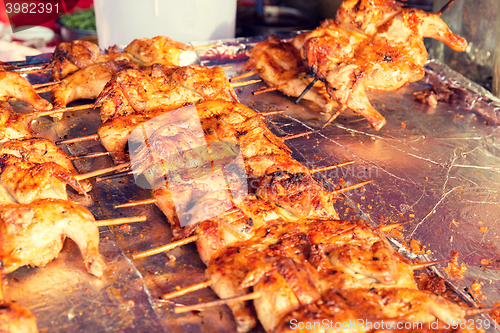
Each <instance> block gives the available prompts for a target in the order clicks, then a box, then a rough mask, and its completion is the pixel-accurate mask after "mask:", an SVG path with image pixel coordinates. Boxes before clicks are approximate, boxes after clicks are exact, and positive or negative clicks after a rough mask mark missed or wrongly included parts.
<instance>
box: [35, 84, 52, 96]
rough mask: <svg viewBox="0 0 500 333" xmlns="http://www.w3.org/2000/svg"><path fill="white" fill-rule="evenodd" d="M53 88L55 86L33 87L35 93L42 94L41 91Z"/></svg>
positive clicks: (44, 91)
mask: <svg viewBox="0 0 500 333" xmlns="http://www.w3.org/2000/svg"><path fill="white" fill-rule="evenodd" d="M54 88H55V86H47V87H43V88H38V89H35V92H36V93H37V94H43V93H46V92H49V91H52V90H54Z"/></svg>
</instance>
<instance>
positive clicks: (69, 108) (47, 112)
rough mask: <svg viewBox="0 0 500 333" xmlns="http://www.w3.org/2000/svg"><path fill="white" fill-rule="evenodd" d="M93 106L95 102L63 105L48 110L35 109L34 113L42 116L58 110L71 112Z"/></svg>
mask: <svg viewBox="0 0 500 333" xmlns="http://www.w3.org/2000/svg"><path fill="white" fill-rule="evenodd" d="M94 107H96V105H95V104H83V105H77V106H69V107H65V108H58V109H52V110H49V111H42V112H40V111H37V112H36V113H35V115H36V116H37V117H43V116H50V115H52V114H55V113H59V112H71V111H79V110H87V109H93V108H94Z"/></svg>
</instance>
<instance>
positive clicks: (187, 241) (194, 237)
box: [132, 235, 198, 259]
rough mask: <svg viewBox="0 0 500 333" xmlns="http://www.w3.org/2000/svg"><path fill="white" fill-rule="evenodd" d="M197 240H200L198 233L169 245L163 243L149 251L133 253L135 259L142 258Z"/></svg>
mask: <svg viewBox="0 0 500 333" xmlns="http://www.w3.org/2000/svg"><path fill="white" fill-rule="evenodd" d="M197 240H198V236H196V235H195V236H191V237H188V238H184V239H181V240H178V241H176V242H172V243H169V244H167V245H163V246H160V247H157V248H155V249H151V250H147V251H143V252H139V253H135V254H133V255H132V258H134V259H140V258H144V257H149V256H152V255H155V254H158V253H161V252H167V251H170V250H172V249H175V248H176V247H179V246H183V245H186V244H189V243H192V242H196V241H197Z"/></svg>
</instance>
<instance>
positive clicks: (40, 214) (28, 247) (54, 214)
mask: <svg viewBox="0 0 500 333" xmlns="http://www.w3.org/2000/svg"><path fill="white" fill-rule="evenodd" d="M66 237H68V238H70V239H72V240H73V241H74V242H75V243H76V244H77V245H78V247H79V248H80V251H81V253H82V257H83V259H84V263H85V267H86V269H87V271H88V272H89V273H90V274H92V275H95V276H97V277H100V276H102V274H103V272H104V269H105V267H106V265H105V263H104V261H103V260H102V258H101V255H100V254H99V230H98V229H97V226H96V224H95V220H94V217H93V216H92V214H91V213H90V212H89V211H88V210H87V209H86V208H85V207H82V206H79V205H77V204H75V203H72V202H70V201H65V200H57V199H40V200H36V201H34V202H32V203H31V204H28V205H21V204H10V205H3V206H0V260H1V261H2V262H3V264H4V266H3V270H2V271H3V272H4V273H10V272H13V271H15V270H16V269H18V268H20V267H22V266H26V265H30V266H38V267H39V266H45V265H46V264H47V263H49V262H50V261H52V260H54V259H55V258H57V256H58V255H59V252H61V249H62V247H63V244H64V240H65V239H66Z"/></svg>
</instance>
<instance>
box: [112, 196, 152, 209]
mask: <svg viewBox="0 0 500 333" xmlns="http://www.w3.org/2000/svg"><path fill="white" fill-rule="evenodd" d="M156 201H157V200H156V199H155V198H151V199H144V200H138V201H131V202H127V203H124V204H121V205H114V206H113V208H114V209H118V208H125V207H135V206H142V205H150V204H154V203H156Z"/></svg>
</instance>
